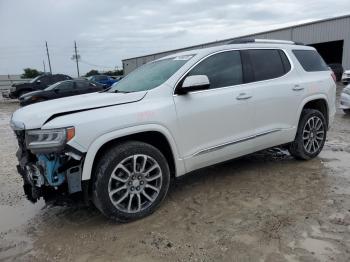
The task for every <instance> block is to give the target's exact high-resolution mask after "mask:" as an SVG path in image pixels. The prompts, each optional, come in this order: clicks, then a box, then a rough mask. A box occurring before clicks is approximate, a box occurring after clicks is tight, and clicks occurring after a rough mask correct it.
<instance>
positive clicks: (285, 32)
mask: <svg viewBox="0 0 350 262" xmlns="http://www.w3.org/2000/svg"><path fill="white" fill-rule="evenodd" d="M244 37H252V38H263V39H279V40H292V41H296V42H303V43H305V44H317V43H323V42H330V41H337V40H344V47H343V59H342V63H343V67H344V68H345V69H350V16H343V17H338V18H334V19H329V20H324V21H318V22H317V21H316V22H314V23H309V24H304V25H298V26H293V27H290V28H285V29H281V30H274V31H270V32H264V33H258V34H253V35H247V36H244ZM239 38H242V37H238V38H232V39H225V40H222V41H217V42H212V43H206V44H201V45H196V46H191V47H186V48H182V49H177V50H171V51H167V52H162V53H158V54H152V55H146V56H141V57H136V58H130V59H125V60H123V68H124V73H125V74H128V73H130V72H131V71H133V70H135V69H136V68H137V67H139V66H141V65H143V64H145V63H148V62H150V61H153V60H156V59H159V58H161V57H164V56H167V55H170V54H173V53H178V52H182V51H187V50H193V49H198V48H205V47H211V46H217V45H223V44H227V43H228V42H230V41H232V40H233V39H239Z"/></svg>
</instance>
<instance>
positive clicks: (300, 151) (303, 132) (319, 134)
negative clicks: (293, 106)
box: [289, 109, 327, 160]
mask: <svg viewBox="0 0 350 262" xmlns="http://www.w3.org/2000/svg"><path fill="white" fill-rule="evenodd" d="M326 136H327V123H326V120H325V117H324V115H323V114H322V113H321V112H320V111H318V110H315V109H304V110H303V111H302V114H301V119H300V121H299V125H298V130H297V134H296V137H295V140H294V141H293V142H292V143H291V144H290V145H289V152H290V154H291V155H292V156H293V157H295V158H296V159H300V160H309V159H312V158H314V157H316V156H317V155H318V154H319V153H320V152H321V150H322V149H323V146H324V143H325V141H326Z"/></svg>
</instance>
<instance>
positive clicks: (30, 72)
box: [21, 68, 41, 78]
mask: <svg viewBox="0 0 350 262" xmlns="http://www.w3.org/2000/svg"><path fill="white" fill-rule="evenodd" d="M23 71H24V73H23V74H22V75H21V78H34V77H37V76H38V75H40V74H41V73H40V72H39V71H38V70H36V69H34V68H24V69H23Z"/></svg>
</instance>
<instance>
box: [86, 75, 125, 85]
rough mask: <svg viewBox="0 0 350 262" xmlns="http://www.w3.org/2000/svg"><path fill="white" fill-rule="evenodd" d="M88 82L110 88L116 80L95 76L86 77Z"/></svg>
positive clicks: (104, 76) (105, 76) (109, 77)
mask: <svg viewBox="0 0 350 262" xmlns="http://www.w3.org/2000/svg"><path fill="white" fill-rule="evenodd" d="M88 79H89V80H90V81H94V82H97V83H100V84H102V85H104V86H105V87H110V86H111V85H113V84H114V83H116V82H118V79H115V78H114V77H111V76H107V75H95V76H90V77H88Z"/></svg>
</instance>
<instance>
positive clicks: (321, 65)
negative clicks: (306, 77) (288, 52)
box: [293, 50, 329, 72]
mask: <svg viewBox="0 0 350 262" xmlns="http://www.w3.org/2000/svg"><path fill="white" fill-rule="evenodd" d="M293 53H294V55H295V56H296V58H297V59H298V61H299V63H300V64H301V66H302V67H303V68H304V70H305V71H307V72H316V71H328V70H329V68H328V66H327V65H326V63H325V62H324V61H323V59H322V57H321V56H320V55H319V54H318V53H317V51H316V50H293Z"/></svg>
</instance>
